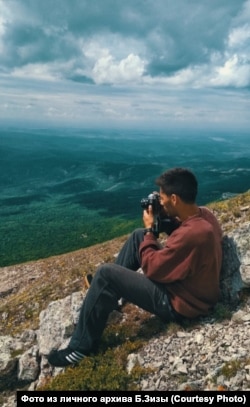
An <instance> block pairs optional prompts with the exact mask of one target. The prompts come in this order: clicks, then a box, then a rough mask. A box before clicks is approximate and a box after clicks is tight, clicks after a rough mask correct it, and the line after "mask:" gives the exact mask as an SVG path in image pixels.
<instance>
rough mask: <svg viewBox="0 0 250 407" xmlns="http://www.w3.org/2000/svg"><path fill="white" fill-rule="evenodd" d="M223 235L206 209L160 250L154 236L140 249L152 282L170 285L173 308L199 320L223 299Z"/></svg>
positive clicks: (145, 272)
mask: <svg viewBox="0 0 250 407" xmlns="http://www.w3.org/2000/svg"><path fill="white" fill-rule="evenodd" d="M221 240H222V231H221V228H220V225H219V223H218V221H217V219H216V218H215V216H214V215H213V213H212V212H211V211H210V210H209V209H208V208H206V207H200V208H199V214H198V215H194V216H191V217H189V218H187V219H186V220H185V221H183V222H182V224H181V225H180V226H179V228H178V229H176V230H175V231H174V232H172V234H171V235H170V236H169V237H168V238H167V240H166V244H165V247H164V248H161V249H160V248H159V244H158V242H157V239H156V237H155V236H154V235H153V234H147V235H145V238H144V241H143V242H142V243H141V245H140V256H141V265H142V266H141V267H142V270H143V272H144V274H145V275H146V276H147V277H148V278H150V279H151V280H154V281H157V282H159V283H164V284H166V289H167V291H168V293H169V297H170V301H171V303H172V306H173V308H174V309H175V310H176V311H177V312H178V313H180V314H181V315H183V316H185V317H188V318H195V317H197V316H199V315H207V314H208V312H209V311H210V310H211V308H212V307H213V306H214V305H215V304H216V302H217V301H218V298H219V276H220V270H221V262H222V246H221Z"/></svg>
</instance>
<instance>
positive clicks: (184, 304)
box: [48, 168, 222, 367]
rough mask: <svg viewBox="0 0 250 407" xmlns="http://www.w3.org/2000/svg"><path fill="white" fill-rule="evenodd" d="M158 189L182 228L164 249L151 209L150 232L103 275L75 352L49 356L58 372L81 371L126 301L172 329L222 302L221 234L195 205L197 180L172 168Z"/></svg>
mask: <svg viewBox="0 0 250 407" xmlns="http://www.w3.org/2000/svg"><path fill="white" fill-rule="evenodd" d="M156 184H157V185H158V186H159V189H160V191H159V197H160V198H159V200H160V205H161V207H162V209H163V210H164V212H165V213H166V214H167V215H168V216H169V217H171V218H173V219H178V227H176V228H174V230H173V231H172V233H171V234H170V236H169V237H168V238H167V239H166V243H165V245H164V247H161V245H160V244H159V241H158V239H157V235H156V233H155V230H154V225H155V217H154V213H153V207H152V205H149V206H148V207H147V208H145V209H144V211H143V222H144V226H145V229H142V228H141V229H136V230H135V231H134V232H133V233H132V234H131V236H130V237H129V239H128V240H127V242H126V243H125V244H124V246H123V248H122V249H121V251H120V253H119V255H118V257H117V259H116V262H115V263H109V264H103V265H101V266H100V267H99V268H98V269H97V272H96V274H95V275H94V278H93V280H92V283H91V285H90V288H89V290H88V292H87V295H86V297H85V300H84V302H83V304H82V307H81V311H80V316H79V321H78V323H77V325H76V328H75V331H74V333H73V335H72V338H71V340H70V342H69V345H68V347H67V348H65V349H62V350H52V351H51V352H50V354H49V355H48V361H49V363H50V364H51V365H52V366H58V367H63V366H68V365H70V364H75V363H77V362H79V361H80V360H81V359H82V358H83V357H84V356H86V355H89V354H90V353H92V352H93V351H95V350H96V349H97V346H98V343H99V340H100V338H101V335H102V332H103V330H104V328H105V326H106V322H107V320H108V316H109V314H110V313H111V311H113V310H114V309H116V308H117V305H118V301H119V299H121V298H123V299H124V300H125V301H126V302H130V303H133V304H135V305H137V306H139V307H141V308H143V309H144V310H146V311H148V312H150V313H153V314H155V315H157V316H158V317H160V318H161V319H162V320H163V321H166V322H168V321H178V320H179V319H180V318H181V317H186V318H190V319H191V318H195V317H197V316H201V315H207V314H208V313H209V312H210V311H211V310H212V308H213V307H214V305H215V304H216V302H217V301H218V299H219V274H220V269H221V261H222V247H221V239H222V232H221V228H220V226H219V224H218V221H217V220H216V218H215V216H214V215H213V214H212V212H211V211H210V210H209V209H208V208H206V207H199V206H198V205H197V204H196V195H197V180H196V177H195V176H194V174H193V173H192V172H191V171H189V170H188V169H185V168H173V169H170V170H169V171H167V172H165V173H163V174H162V175H161V176H160V177H159V178H157V180H156ZM139 268H141V269H142V271H143V274H142V273H136V271H137V270H138V269H139Z"/></svg>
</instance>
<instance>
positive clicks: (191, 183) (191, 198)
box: [155, 168, 198, 204]
mask: <svg viewBox="0 0 250 407" xmlns="http://www.w3.org/2000/svg"><path fill="white" fill-rule="evenodd" d="M155 183H156V185H158V186H159V187H161V189H162V191H163V192H164V193H165V194H166V195H172V194H176V195H178V196H179V197H180V198H181V199H182V201H183V202H185V203H190V204H191V203H194V202H195V199H196V195H197V190H198V182H197V179H196V177H195V175H194V174H193V173H192V172H191V171H190V170H188V169H186V168H172V169H170V170H168V171H166V172H164V173H163V174H161V175H160V176H159V177H158V178H157V179H156V180H155Z"/></svg>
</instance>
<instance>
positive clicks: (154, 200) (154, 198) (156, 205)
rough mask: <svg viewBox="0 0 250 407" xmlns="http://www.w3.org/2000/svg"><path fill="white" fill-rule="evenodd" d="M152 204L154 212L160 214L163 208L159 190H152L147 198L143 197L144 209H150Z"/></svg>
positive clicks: (142, 204) (142, 205)
mask: <svg viewBox="0 0 250 407" xmlns="http://www.w3.org/2000/svg"><path fill="white" fill-rule="evenodd" d="M150 205H152V208H153V214H154V215H158V214H159V211H160V209H161V204H160V195H159V194H158V192H152V193H151V194H149V195H148V197H147V198H142V200H141V207H142V208H143V209H148V207H149V206H150Z"/></svg>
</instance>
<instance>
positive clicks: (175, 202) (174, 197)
mask: <svg viewBox="0 0 250 407" xmlns="http://www.w3.org/2000/svg"><path fill="white" fill-rule="evenodd" d="M170 198H171V202H172V205H173V206H176V204H177V203H178V198H179V197H178V195H176V194H171V197H170Z"/></svg>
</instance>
